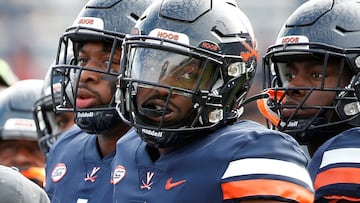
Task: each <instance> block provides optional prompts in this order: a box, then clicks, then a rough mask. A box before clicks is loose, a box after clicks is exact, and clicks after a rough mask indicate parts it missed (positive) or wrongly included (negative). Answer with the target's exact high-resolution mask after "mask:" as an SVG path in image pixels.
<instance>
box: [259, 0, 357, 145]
mask: <svg viewBox="0 0 360 203" xmlns="http://www.w3.org/2000/svg"><path fill="white" fill-rule="evenodd" d="M332 4H334V5H333V6H330V7H329V5H332ZM309 8H311V9H315V10H316V12H312V13H311V15H307V14H308V10H309ZM345 8H346V9H345ZM349 9H350V10H354V12H352V11H349ZM356 9H359V5H358V4H357V3H355V1H342V2H336V3H332V0H324V1H320V2H319V1H314V2H307V3H305V4H304V5H302V6H301V7H299V8H298V9H297V10H296V11H295V12H294V13H293V14H292V15H291V16H290V17H289V18H288V20H287V22H286V23H285V24H284V26H283V28H282V29H281V31H280V32H279V35H278V38H277V40H276V43H275V45H272V46H270V47H269V48H268V50H267V53H266V55H265V56H264V58H263V74H264V78H265V80H264V83H263V84H264V89H265V90H264V97H265V98H263V99H260V100H258V101H257V102H258V107H259V109H260V112H261V113H262V114H263V115H264V116H265V117H266V118H267V119H268V120H269V121H270V123H271V125H272V127H273V128H275V129H278V130H280V131H283V132H285V133H288V134H290V135H292V136H293V137H295V139H296V140H297V141H299V142H300V143H301V144H310V143H312V142H314V141H316V140H318V141H319V140H326V139H328V138H330V137H332V136H334V135H336V134H338V133H340V132H341V131H343V130H345V129H348V128H350V127H351V126H357V125H359V123H358V122H359V118H358V117H359V113H360V108H359V102H358V100H359V97H358V95H359V92H358V91H357V90H356V89H357V88H358V84H359V83H358V80H359V74H358V72H359V67H360V64H359V63H357V61H359V56H360V48H359V47H356V44H354V43H353V42H354V40H355V39H357V37H360V32H358V31H356V32H354V31H352V30H359V28H357V27H356V25H355V24H351V23H347V22H349V20H350V19H358V18H359V17H360V16H359V15H358V14H357V13H358V12H355V10H356ZM345 10H346V11H345ZM342 12H347V14H346V15H345V14H344V13H342ZM305 16H306V20H304V19H303V18H304V17H305ZM335 16H347V20H345V21H343V20H341V19H338V18H336V20H330V19H334V17H335ZM301 19H303V20H301ZM306 74H307V76H306V77H308V78H306V77H305V76H304V75H306ZM309 78H310V79H309ZM310 81H311V82H310Z"/></svg>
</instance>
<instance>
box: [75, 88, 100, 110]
mask: <svg viewBox="0 0 360 203" xmlns="http://www.w3.org/2000/svg"><path fill="white" fill-rule="evenodd" d="M95 102H96V99H95V96H94V95H93V94H91V92H90V91H88V90H86V89H79V90H78V93H77V97H76V107H77V108H79V109H84V108H89V107H91V106H93V105H94V103H95Z"/></svg>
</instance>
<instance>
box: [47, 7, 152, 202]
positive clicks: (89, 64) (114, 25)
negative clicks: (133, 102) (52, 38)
mask: <svg viewBox="0 0 360 203" xmlns="http://www.w3.org/2000/svg"><path fill="white" fill-rule="evenodd" d="M150 2H151V0H137V1H133V0H123V1H118V0H90V1H89V2H88V3H87V4H86V5H85V6H84V8H83V9H82V11H81V12H80V13H79V15H78V17H77V18H76V20H75V21H74V23H73V25H72V26H71V27H69V28H68V29H67V30H66V32H65V33H64V34H63V35H62V36H61V37H60V41H59V48H58V55H57V58H56V60H55V65H54V67H53V68H52V78H53V79H52V81H55V80H56V79H55V78H58V77H59V78H60V84H61V85H60V87H61V88H60V102H59V105H58V106H57V107H56V109H55V110H56V113H60V112H74V113H75V124H76V125H74V126H73V127H71V128H70V129H68V130H67V131H66V132H64V133H62V134H61V136H60V138H59V139H58V140H57V141H56V143H55V144H54V145H53V146H52V147H51V149H50V151H49V153H48V157H47V164H46V187H45V189H46V191H47V193H48V194H49V196H50V198H51V200H52V202H66V203H68V202H82V203H83V202H112V191H113V185H112V184H111V183H110V180H111V167H110V163H111V161H112V159H113V157H114V155H115V147H116V141H117V140H118V139H119V138H121V137H122V135H123V134H124V133H125V132H127V131H128V130H129V128H130V127H129V126H128V125H126V124H124V123H123V122H122V120H121V119H120V117H119V116H118V114H117V113H116V110H115V102H114V94H115V86H116V81H117V76H118V74H119V71H120V57H121V45H122V40H123V38H124V37H125V35H126V34H127V33H129V32H130V30H131V28H132V27H133V26H134V24H135V21H136V20H138V18H139V17H140V15H141V13H142V11H143V10H145V8H146V6H147V5H149V3H150ZM69 55H70V56H73V58H72V60H71V61H67V59H68V58H71V57H69ZM54 93H55V92H54V91H53V92H52V94H53V97H55V96H56V95H55V94H54ZM53 101H54V99H53Z"/></svg>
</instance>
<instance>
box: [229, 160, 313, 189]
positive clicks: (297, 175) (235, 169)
mask: <svg viewBox="0 0 360 203" xmlns="http://www.w3.org/2000/svg"><path fill="white" fill-rule="evenodd" d="M252 174H272V175H280V176H286V177H291V178H294V179H298V180H300V181H302V182H305V183H306V184H307V185H308V186H309V188H313V187H312V185H313V184H312V181H311V178H310V175H309V173H308V171H307V170H306V168H303V167H300V166H298V165H296V164H294V163H291V162H287V161H282V160H276V159H266V158H248V159H240V160H236V161H232V162H231V163H230V164H229V166H228V168H227V169H226V171H225V173H224V175H223V177H222V179H225V178H228V177H234V176H241V175H252Z"/></svg>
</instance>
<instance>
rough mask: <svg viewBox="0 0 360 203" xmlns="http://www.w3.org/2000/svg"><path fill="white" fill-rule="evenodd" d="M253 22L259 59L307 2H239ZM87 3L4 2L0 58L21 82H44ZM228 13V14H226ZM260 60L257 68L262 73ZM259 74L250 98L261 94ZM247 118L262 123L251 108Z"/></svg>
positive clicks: (57, 0) (0, 8) (61, 0)
mask: <svg viewBox="0 0 360 203" xmlns="http://www.w3.org/2000/svg"><path fill="white" fill-rule="evenodd" d="M237 1H239V2H240V4H241V5H240V7H241V8H242V10H243V11H244V12H245V13H246V15H247V16H248V17H249V19H250V21H251V22H252V25H253V28H254V32H255V36H256V38H257V44H258V49H259V56H263V55H264V53H265V51H266V48H267V47H268V46H269V45H271V44H272V43H273V42H274V41H275V38H276V36H277V33H278V31H279V29H280V28H281V26H282V24H283V23H284V21H285V20H286V18H287V17H288V16H289V15H290V14H291V13H292V12H293V11H294V10H295V9H296V8H297V7H298V6H299V5H300V4H302V3H304V2H305V0H271V1H270V0H237ZM86 2H87V0H36V1H29V0H1V1H0V36H1V37H0V58H2V59H4V60H5V61H7V62H8V63H9V64H10V67H11V68H12V70H13V71H14V72H15V74H16V75H17V76H18V78H19V79H43V77H44V75H45V73H46V71H47V69H48V67H49V66H50V64H51V63H52V62H53V60H54V58H55V55H56V50H57V44H58V39H59V37H60V36H61V34H62V33H63V32H64V31H65V29H66V28H67V27H68V26H70V25H71V24H72V22H73V20H74V19H75V18H76V16H77V14H78V13H79V12H80V10H81V8H82V7H83V6H84V5H85V3H86ZM224 12H225V11H224ZM260 68H261V58H260V60H259V64H258V70H259V71H258V73H260V72H261V71H260ZM260 78H261V75H260V74H257V77H256V79H255V81H254V83H253V86H252V89H251V91H250V95H252V94H254V93H257V92H259V91H260V90H261V83H260V82H259V80H260ZM248 106H249V108H247V109H246V111H245V113H246V116H247V117H249V118H250V119H253V120H258V121H259V122H263V119H262V118H261V117H260V116H259V115H258V113H257V110H256V109H255V108H254V103H252V104H249V105H248Z"/></svg>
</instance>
